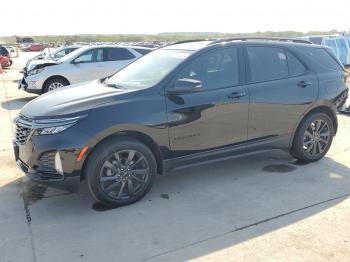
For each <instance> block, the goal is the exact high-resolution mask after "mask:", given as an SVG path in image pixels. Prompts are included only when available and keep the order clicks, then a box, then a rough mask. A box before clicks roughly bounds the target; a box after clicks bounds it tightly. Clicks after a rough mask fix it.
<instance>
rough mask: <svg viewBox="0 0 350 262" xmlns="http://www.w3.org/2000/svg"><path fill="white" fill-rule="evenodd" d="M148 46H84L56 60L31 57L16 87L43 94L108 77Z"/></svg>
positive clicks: (141, 53) (146, 51)
mask: <svg viewBox="0 0 350 262" xmlns="http://www.w3.org/2000/svg"><path fill="white" fill-rule="evenodd" d="M151 51H152V49H149V48H142V47H126V46H110V45H106V46H85V47H81V48H79V49H77V50H75V51H73V52H71V53H69V54H68V55H66V56H64V57H63V58H61V59H59V60H58V61H54V60H35V61H32V62H31V63H30V67H29V68H27V70H26V71H25V72H24V75H23V78H22V81H21V82H20V83H19V88H20V89H23V90H25V91H27V92H29V93H36V94H41V93H46V92H49V91H52V90H54V89H56V88H61V87H63V86H67V85H71V84H76V83H80V82H85V81H90V80H94V79H99V78H104V77H107V76H110V75H112V74H114V73H116V72H117V71H119V70H120V69H122V68H123V67H125V66H127V65H128V64H130V63H131V62H133V61H135V60H136V59H138V58H140V57H141V56H143V55H144V54H145V53H148V52H151Z"/></svg>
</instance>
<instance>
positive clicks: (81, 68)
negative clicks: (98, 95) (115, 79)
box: [67, 48, 107, 84]
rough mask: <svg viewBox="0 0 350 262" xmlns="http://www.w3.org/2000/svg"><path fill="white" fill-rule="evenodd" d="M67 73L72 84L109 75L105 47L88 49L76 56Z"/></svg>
mask: <svg viewBox="0 0 350 262" xmlns="http://www.w3.org/2000/svg"><path fill="white" fill-rule="evenodd" d="M67 75H68V79H69V80H70V82H71V83H72V84H74V83H80V82H84V81H90V80H94V79H98V78H102V77H105V76H107V70H106V64H105V62H104V61H103V48H93V49H90V50H87V51H86V52H84V53H82V54H81V55H80V56H78V57H77V58H75V59H74V60H73V61H72V63H71V64H70V70H67Z"/></svg>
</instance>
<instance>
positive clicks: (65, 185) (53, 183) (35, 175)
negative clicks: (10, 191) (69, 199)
mask: <svg viewBox="0 0 350 262" xmlns="http://www.w3.org/2000/svg"><path fill="white" fill-rule="evenodd" d="M16 164H17V167H18V168H19V169H20V170H21V171H22V172H23V173H24V174H25V175H26V176H27V177H28V178H29V179H30V180H31V181H33V182H37V183H40V184H44V185H48V186H50V187H54V188H58V189H64V190H68V191H71V192H77V191H79V186H80V177H79V176H74V177H68V178H64V177H61V178H58V177H57V178H53V177H52V175H53V176H57V175H58V174H54V173H47V172H43V171H34V170H31V171H30V170H29V168H28V166H27V165H26V164H25V163H24V162H22V161H21V160H20V159H18V160H17V161H16Z"/></svg>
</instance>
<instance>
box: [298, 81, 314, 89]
mask: <svg viewBox="0 0 350 262" xmlns="http://www.w3.org/2000/svg"><path fill="white" fill-rule="evenodd" d="M311 85H312V82H311V81H300V82H299V83H298V86H299V87H302V88H304V87H307V86H311Z"/></svg>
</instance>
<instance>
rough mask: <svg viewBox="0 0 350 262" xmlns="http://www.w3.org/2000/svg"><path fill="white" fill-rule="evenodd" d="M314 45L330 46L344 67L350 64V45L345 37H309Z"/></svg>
mask: <svg viewBox="0 0 350 262" xmlns="http://www.w3.org/2000/svg"><path fill="white" fill-rule="evenodd" d="M304 39H307V40H309V41H311V42H313V43H314V44H317V45H323V46H328V47H329V48H330V49H331V50H332V51H333V53H334V55H335V56H336V57H337V58H338V59H339V60H340V61H341V62H342V64H343V65H346V64H350V43H349V40H348V39H347V38H346V37H344V36H308V37H305V38H304Z"/></svg>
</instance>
